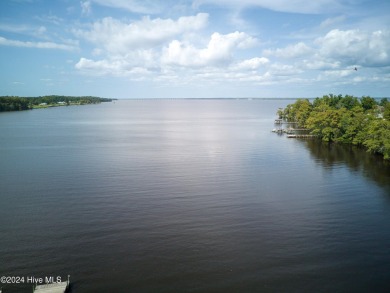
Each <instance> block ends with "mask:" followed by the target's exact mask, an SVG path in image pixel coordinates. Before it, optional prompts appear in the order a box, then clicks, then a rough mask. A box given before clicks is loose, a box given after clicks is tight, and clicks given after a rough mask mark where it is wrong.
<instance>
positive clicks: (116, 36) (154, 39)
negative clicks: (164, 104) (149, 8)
mask: <svg viewBox="0 0 390 293" xmlns="http://www.w3.org/2000/svg"><path fill="white" fill-rule="evenodd" d="M207 21H208V14H206V13H199V14H197V15H196V16H183V17H180V18H179V19H178V20H176V21H175V20H172V19H161V18H156V19H150V18H149V17H144V18H142V20H140V21H136V22H132V23H125V22H122V21H119V20H116V19H113V18H111V17H107V18H104V19H102V20H101V21H97V22H95V23H94V24H93V26H92V28H91V30H89V31H82V30H77V31H75V34H76V35H78V36H80V37H83V38H85V39H87V40H88V41H90V42H92V43H94V44H96V45H98V46H99V47H104V48H105V50H107V51H108V52H110V53H115V54H117V53H121V54H123V53H126V52H128V51H129V50H134V49H137V48H146V47H147V48H150V47H154V46H157V45H160V44H162V43H164V42H167V41H169V40H170V39H172V38H173V37H175V36H177V35H180V34H183V33H185V32H190V31H195V30H199V29H201V28H203V27H204V26H206V24H207Z"/></svg>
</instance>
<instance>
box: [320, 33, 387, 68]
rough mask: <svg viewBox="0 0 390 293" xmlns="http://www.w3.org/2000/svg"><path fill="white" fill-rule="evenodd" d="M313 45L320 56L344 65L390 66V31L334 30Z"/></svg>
mask: <svg viewBox="0 0 390 293" xmlns="http://www.w3.org/2000/svg"><path fill="white" fill-rule="evenodd" d="M315 43H316V44H317V45H318V46H319V52H320V54H321V55H322V56H324V57H327V58H329V59H331V60H338V61H340V62H342V63H344V64H346V65H354V64H357V65H359V64H360V65H364V66H388V65H390V31H382V30H378V31H373V32H368V31H361V30H345V31H343V30H338V29H335V30H331V31H330V32H329V33H327V34H326V35H325V36H324V37H321V38H318V39H317V40H316V42H315Z"/></svg>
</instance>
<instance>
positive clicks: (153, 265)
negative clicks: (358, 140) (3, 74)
mask: <svg viewBox="0 0 390 293" xmlns="http://www.w3.org/2000/svg"><path fill="white" fill-rule="evenodd" d="M288 103H291V101H280V100H277V101H272V100H253V101H247V100H240V101H230V100H222V101H220V100H205V101H202V100H172V101H170V100H162V101H159V100H152V101H117V102H116V103H115V104H110V103H108V104H104V105H98V106H96V105H94V106H83V107H58V108H52V109H45V110H37V111H35V110H34V111H28V112H25V113H7V114H6V115H0V158H1V160H0V204H1V208H2V210H1V212H0V223H1V225H0V236H1V237H0V276H1V275H24V276H36V277H44V276H46V275H53V274H54V275H57V274H58V275H61V276H63V277H66V276H67V275H68V274H70V275H71V281H72V282H73V290H72V291H73V292H76V293H78V292H87V293H88V292H94V293H95V292H199V293H203V292H216V293H217V292H221V293H222V292H368V291H375V292H389V290H390V288H389V287H390V284H389V282H388V272H389V270H390V251H389V249H388V248H389V247H390V233H389V231H390V202H389V201H388V200H383V199H384V197H383V194H388V191H389V189H388V181H389V180H388V179H389V177H388V176H389V173H388V169H387V166H386V165H385V164H384V163H383V162H382V161H379V160H376V159H374V157H372V156H370V155H368V154H366V153H365V152H364V151H361V150H359V149H355V148H351V149H349V148H348V147H345V146H337V145H330V146H327V145H324V144H322V143H316V142H314V141H310V140H309V141H301V140H296V139H288V138H286V137H285V136H277V135H275V134H274V133H271V129H272V127H273V121H274V118H275V111H276V109H277V108H278V107H283V106H285V105H286V104H288ZM3 292H4V293H20V292H31V286H27V285H26V284H24V285H20V286H12V285H8V284H6V285H4V286H3Z"/></svg>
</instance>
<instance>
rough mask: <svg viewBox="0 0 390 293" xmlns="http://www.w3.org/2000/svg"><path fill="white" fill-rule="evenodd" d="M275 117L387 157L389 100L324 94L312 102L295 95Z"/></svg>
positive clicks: (389, 148)
mask: <svg viewBox="0 0 390 293" xmlns="http://www.w3.org/2000/svg"><path fill="white" fill-rule="evenodd" d="M277 115H278V116H279V119H283V120H284V121H287V122H295V123H296V125H297V127H298V128H303V129H306V130H307V131H308V132H309V133H310V135H313V136H315V137H316V138H318V139H320V140H322V141H324V142H329V143H343V144H351V145H356V146H361V147H365V148H366V149H367V151H368V152H370V153H374V154H380V155H382V156H383V158H384V159H385V160H390V102H389V101H388V99H387V98H383V99H381V100H378V99H374V98H371V97H369V96H363V97H361V98H357V97H354V96H350V95H345V96H342V95H337V96H336V95H332V94H329V95H325V96H323V97H322V98H316V99H314V100H313V101H312V102H311V101H310V100H309V99H298V100H296V102H295V103H293V104H289V105H287V106H286V108H284V109H282V108H280V109H279V110H278V111H277Z"/></svg>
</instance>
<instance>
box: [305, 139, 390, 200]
mask: <svg viewBox="0 0 390 293" xmlns="http://www.w3.org/2000/svg"><path fill="white" fill-rule="evenodd" d="M302 144H303V145H305V147H306V148H307V149H308V150H309V151H310V154H311V155H312V157H313V158H314V159H315V160H316V162H317V163H318V164H321V165H322V166H323V167H324V168H325V169H326V168H333V167H336V166H339V165H345V166H347V167H348V168H349V169H350V170H351V171H352V172H359V174H362V175H364V176H365V177H367V178H369V179H370V180H373V181H375V182H376V183H377V184H379V185H380V186H381V187H383V188H385V189H386V190H387V191H389V192H388V194H389V196H390V162H389V161H385V160H383V157H382V156H378V155H374V154H371V153H368V152H367V151H366V150H365V149H363V148H360V147H357V146H351V145H343V144H335V143H325V142H319V141H317V140H304V141H302Z"/></svg>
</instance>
